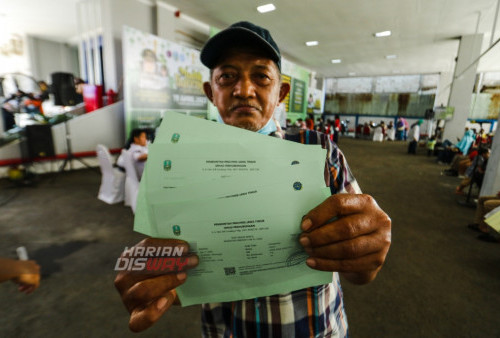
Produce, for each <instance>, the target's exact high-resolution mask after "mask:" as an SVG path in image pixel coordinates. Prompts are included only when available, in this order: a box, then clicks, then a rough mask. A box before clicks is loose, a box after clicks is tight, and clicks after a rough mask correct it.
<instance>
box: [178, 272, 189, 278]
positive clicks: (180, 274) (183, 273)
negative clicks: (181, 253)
mask: <svg viewBox="0 0 500 338" xmlns="http://www.w3.org/2000/svg"><path fill="white" fill-rule="evenodd" d="M186 277H187V275H186V273H185V272H180V273H178V274H177V279H178V280H184V279H186Z"/></svg>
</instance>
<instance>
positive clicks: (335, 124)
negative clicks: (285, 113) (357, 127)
mask: <svg viewBox="0 0 500 338" xmlns="http://www.w3.org/2000/svg"><path fill="white" fill-rule="evenodd" d="M293 128H299V129H306V130H314V131H319V132H321V133H323V134H326V135H328V137H329V138H330V140H331V141H333V142H335V143H336V144H338V142H339V136H340V135H341V134H345V133H346V132H347V126H346V123H342V121H340V116H339V115H338V114H337V115H335V117H334V119H333V120H332V119H326V120H324V119H323V118H322V117H320V118H318V119H317V120H316V121H314V119H313V118H312V117H310V116H308V117H306V118H305V120H304V119H301V118H299V119H297V121H295V123H292V122H291V120H290V119H287V120H286V127H285V128H283V129H285V130H286V129H293Z"/></svg>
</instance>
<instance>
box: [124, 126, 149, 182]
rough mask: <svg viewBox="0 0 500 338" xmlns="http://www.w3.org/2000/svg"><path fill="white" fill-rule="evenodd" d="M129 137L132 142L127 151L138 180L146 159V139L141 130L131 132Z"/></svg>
mask: <svg viewBox="0 0 500 338" xmlns="http://www.w3.org/2000/svg"><path fill="white" fill-rule="evenodd" d="M131 136H132V137H131V138H132V140H133V141H132V143H131V144H130V148H129V150H128V151H129V153H130V156H131V157H132V159H133V161H134V168H135V171H136V172H137V177H138V178H139V180H140V179H141V176H142V172H143V171H144V164H145V163H146V160H147V159H148V147H147V144H148V139H147V137H146V132H145V131H144V130H141V129H134V130H132V135H131Z"/></svg>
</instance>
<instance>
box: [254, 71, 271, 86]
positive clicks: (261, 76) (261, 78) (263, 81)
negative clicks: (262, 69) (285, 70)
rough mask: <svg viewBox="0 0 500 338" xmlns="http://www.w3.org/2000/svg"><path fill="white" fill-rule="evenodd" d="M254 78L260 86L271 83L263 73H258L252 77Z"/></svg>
mask: <svg viewBox="0 0 500 338" xmlns="http://www.w3.org/2000/svg"><path fill="white" fill-rule="evenodd" d="M254 78H255V79H256V80H257V81H258V82H259V83H260V84H267V83H269V82H271V78H270V77H269V76H268V75H267V74H264V73H258V74H255V75H254Z"/></svg>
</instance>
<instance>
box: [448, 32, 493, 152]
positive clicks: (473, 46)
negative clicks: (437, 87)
mask: <svg viewBox="0 0 500 338" xmlns="http://www.w3.org/2000/svg"><path fill="white" fill-rule="evenodd" d="M482 42H483V34H475V35H465V36H462V38H461V40H460V47H459V48H458V57H457V64H456V66H455V74H454V76H453V83H452V85H451V91H450V99H449V101H448V106H450V107H455V113H454V114H453V118H452V119H451V120H450V121H447V122H446V126H445V129H444V135H443V138H444V139H448V140H450V141H451V142H455V141H456V140H457V137H458V138H461V137H462V136H463V134H464V128H465V124H466V122H467V118H468V117H469V113H470V106H471V99H472V91H473V89H474V82H475V80H476V69H477V62H476V63H474V64H473V62H474V60H476V59H477V58H478V57H479V55H480V54H481V45H482Z"/></svg>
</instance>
